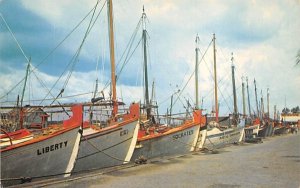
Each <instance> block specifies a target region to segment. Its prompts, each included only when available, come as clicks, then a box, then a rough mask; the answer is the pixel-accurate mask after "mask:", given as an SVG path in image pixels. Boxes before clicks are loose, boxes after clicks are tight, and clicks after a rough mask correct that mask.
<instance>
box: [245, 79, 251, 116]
mask: <svg viewBox="0 0 300 188" xmlns="http://www.w3.org/2000/svg"><path fill="white" fill-rule="evenodd" d="M246 81H247V95H248V110H249V116H250V117H251V105H250V95H249V85H248V77H246Z"/></svg>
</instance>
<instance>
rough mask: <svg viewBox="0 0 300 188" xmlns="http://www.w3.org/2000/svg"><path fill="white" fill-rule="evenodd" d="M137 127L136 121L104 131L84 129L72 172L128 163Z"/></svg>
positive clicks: (135, 138)
mask: <svg viewBox="0 0 300 188" xmlns="http://www.w3.org/2000/svg"><path fill="white" fill-rule="evenodd" d="M138 127H139V124H138V120H137V119H136V120H135V121H131V122H129V123H126V124H124V125H122V126H117V127H115V128H111V129H107V130H104V131H101V130H100V131H99V130H92V129H91V128H88V129H84V131H83V137H82V138H81V142H80V148H79V153H78V157H77V160H76V164H75V167H74V171H73V172H80V171H84V170H92V169H101V168H106V167H112V166H117V165H122V164H125V163H128V161H130V159H131V156H132V154H133V151H134V147H135V144H136V141H137V135H138Z"/></svg>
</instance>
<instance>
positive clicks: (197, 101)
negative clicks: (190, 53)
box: [195, 34, 200, 109]
mask: <svg viewBox="0 0 300 188" xmlns="http://www.w3.org/2000/svg"><path fill="white" fill-rule="evenodd" d="M199 40H200V39H199V36H198V34H197V36H196V41H195V42H196V49H195V51H196V64H195V89H196V94H195V95H196V109H199V96H198V65H199V64H198V61H199V50H200V49H199Z"/></svg>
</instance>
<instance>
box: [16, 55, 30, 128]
mask: <svg viewBox="0 0 300 188" xmlns="http://www.w3.org/2000/svg"><path fill="white" fill-rule="evenodd" d="M30 61H31V59H29V61H28V64H27V68H26V75H25V83H24V86H23V91H22V96H21V105H20V111H19V124H20V129H23V116H24V113H23V100H24V95H25V89H26V84H27V78H28V74H29V69H30ZM18 98H19V96H18ZM18 103H19V102H18Z"/></svg>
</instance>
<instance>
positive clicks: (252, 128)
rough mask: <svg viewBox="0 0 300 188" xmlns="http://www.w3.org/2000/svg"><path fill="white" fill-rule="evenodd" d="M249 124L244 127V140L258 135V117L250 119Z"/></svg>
mask: <svg viewBox="0 0 300 188" xmlns="http://www.w3.org/2000/svg"><path fill="white" fill-rule="evenodd" d="M250 121H251V124H248V125H247V126H246V127H245V140H246V141H247V140H250V139H252V138H257V137H258V131H259V127H260V121H259V119H258V118H256V119H254V120H253V121H252V120H251V119H250Z"/></svg>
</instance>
